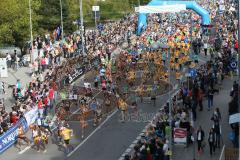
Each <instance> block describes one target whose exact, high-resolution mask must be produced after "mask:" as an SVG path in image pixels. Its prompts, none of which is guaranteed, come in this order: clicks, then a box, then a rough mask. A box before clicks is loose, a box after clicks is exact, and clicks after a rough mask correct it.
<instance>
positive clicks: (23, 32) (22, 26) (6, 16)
mask: <svg viewBox="0 0 240 160" xmlns="http://www.w3.org/2000/svg"><path fill="white" fill-rule="evenodd" d="M39 6H40V2H39V0H32V8H33V9H32V17H33V18H32V20H33V22H34V21H36V20H37V19H38V18H39V17H38V16H37V15H36V14H35V13H36V10H38V8H39ZM0 11H1V12H0V45H1V46H4V45H7V46H9V45H14V46H18V47H20V48H22V47H23V45H24V43H25V42H26V41H28V40H30V27H29V5H28V0H1V2H0ZM34 31H35V32H36V31H37V30H34Z"/></svg>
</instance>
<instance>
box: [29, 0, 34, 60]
mask: <svg viewBox="0 0 240 160" xmlns="http://www.w3.org/2000/svg"><path fill="white" fill-rule="evenodd" d="M28 5H29V25H30V36H31V53H30V60H31V63H33V33H32V8H31V0H28Z"/></svg>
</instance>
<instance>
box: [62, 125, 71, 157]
mask: <svg viewBox="0 0 240 160" xmlns="http://www.w3.org/2000/svg"><path fill="white" fill-rule="evenodd" d="M61 135H62V137H63V140H64V144H63V146H64V148H65V153H66V154H67V153H69V152H70V151H71V150H73V146H72V145H71V144H70V140H71V138H72V136H73V130H72V129H69V128H67V127H63V129H62V132H61Z"/></svg>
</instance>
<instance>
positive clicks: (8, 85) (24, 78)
mask: <svg viewBox="0 0 240 160" xmlns="http://www.w3.org/2000/svg"><path fill="white" fill-rule="evenodd" d="M18 79H20V81H21V83H22V85H23V86H26V85H27V84H29V82H30V81H31V76H30V69H29V68H28V67H22V68H19V69H18V70H17V71H15V70H13V69H8V77H6V78H1V79H0V81H2V82H4V83H5V91H6V93H5V94H4V95H3V98H4V99H5V100H4V101H5V103H4V104H5V106H6V111H7V112H9V111H11V107H12V105H13V103H14V102H15V100H14V98H13V96H12V90H13V87H12V85H16V82H17V80H18Z"/></svg>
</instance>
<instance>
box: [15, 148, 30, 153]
mask: <svg viewBox="0 0 240 160" xmlns="http://www.w3.org/2000/svg"><path fill="white" fill-rule="evenodd" d="M30 148H31V146H27V147H26V148H24V149H23V150H21V151H20V152H18V154H23V153H24V152H26V151H27V150H29V149H30Z"/></svg>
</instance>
